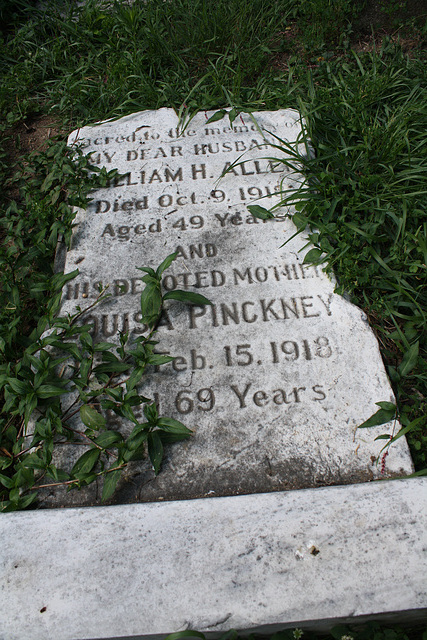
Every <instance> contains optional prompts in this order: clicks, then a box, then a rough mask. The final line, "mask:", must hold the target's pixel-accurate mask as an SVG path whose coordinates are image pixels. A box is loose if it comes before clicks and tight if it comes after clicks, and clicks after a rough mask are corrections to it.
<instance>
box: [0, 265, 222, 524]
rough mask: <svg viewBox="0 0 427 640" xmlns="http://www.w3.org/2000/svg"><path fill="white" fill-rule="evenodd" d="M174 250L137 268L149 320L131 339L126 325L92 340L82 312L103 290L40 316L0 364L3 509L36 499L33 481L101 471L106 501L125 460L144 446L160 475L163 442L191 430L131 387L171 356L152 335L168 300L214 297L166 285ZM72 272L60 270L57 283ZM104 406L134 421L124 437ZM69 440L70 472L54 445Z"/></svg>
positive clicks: (76, 483)
mask: <svg viewBox="0 0 427 640" xmlns="http://www.w3.org/2000/svg"><path fill="white" fill-rule="evenodd" d="M177 255H178V254H177V253H173V254H171V255H169V256H168V257H167V258H166V259H165V260H164V261H163V262H162V263H161V265H160V266H159V267H158V268H157V270H156V271H154V269H152V268H150V267H141V270H142V271H144V272H145V273H146V275H145V276H144V277H143V281H144V282H145V283H146V286H145V288H144V290H143V291H142V293H141V300H140V301H141V314H142V322H144V323H145V324H146V325H148V326H147V332H148V333H146V334H145V335H144V334H143V335H141V336H139V337H137V338H136V339H135V340H134V341H130V339H129V336H128V334H123V333H122V334H120V344H119V345H115V344H113V343H108V342H94V341H93V338H92V336H91V329H92V327H91V326H90V325H87V324H82V321H83V319H84V316H85V314H86V313H87V312H88V311H89V310H91V309H92V308H93V307H94V306H96V305H99V304H102V303H103V302H104V301H105V299H106V298H107V297H108V294H105V291H100V294H99V296H98V297H97V299H96V300H95V302H94V303H93V304H91V305H90V306H89V307H87V308H86V309H84V310H78V311H77V312H76V313H75V314H74V315H68V316H66V317H59V318H54V319H53V320H50V319H49V318H48V317H45V318H42V319H41V321H40V322H39V326H38V328H37V332H36V333H35V335H33V341H32V343H31V344H30V345H29V346H28V347H27V348H26V349H25V351H24V354H23V357H22V358H20V359H19V360H18V361H17V362H16V363H14V364H12V363H7V364H4V365H3V366H2V367H1V368H0V389H2V390H3V392H4V398H5V403H4V406H3V414H4V415H5V416H8V417H7V418H5V419H4V420H3V431H2V442H1V445H2V447H1V456H0V470H1V473H0V484H1V485H2V509H3V510H5V511H10V510H15V509H24V508H25V507H28V506H29V505H30V504H32V502H34V500H36V498H37V491H38V489H41V488H44V487H46V486H52V485H58V484H62V485H66V486H68V487H70V488H72V487H76V488H81V487H83V486H85V485H88V484H90V483H91V482H93V481H94V480H96V479H97V478H100V477H102V478H103V479H104V482H103V490H102V499H103V500H107V499H108V498H110V497H111V495H112V494H113V492H114V490H115V488H116V485H117V482H118V480H119V478H120V475H121V472H122V471H123V470H124V468H125V467H126V465H127V464H128V463H129V462H131V461H132V460H138V459H141V458H142V457H143V456H144V454H145V452H146V451H148V456H149V458H150V460H151V463H152V466H153V469H154V472H155V473H156V474H157V473H159V471H160V466H161V462H162V458H163V444H164V443H165V442H167V443H169V442H176V441H179V440H182V439H185V438H188V437H189V436H190V435H191V431H190V430H189V429H188V428H187V427H186V426H184V425H183V424H182V423H181V422H179V421H177V420H175V419H173V418H168V417H165V416H159V414H158V410H157V407H156V404H155V403H154V402H153V401H152V400H150V399H149V398H145V397H144V396H141V395H139V394H138V391H137V385H138V384H139V383H140V381H141V379H142V378H143V376H144V375H145V374H146V369H147V368H148V367H150V366H160V365H162V364H165V363H167V362H170V361H172V360H173V359H174V358H172V357H170V356H165V355H161V354H157V353H156V352H155V347H156V345H157V342H156V341H155V340H154V339H153V337H154V334H155V331H156V326H157V323H158V321H159V319H160V316H161V311H162V306H163V303H164V301H165V300H167V299H176V300H180V301H181V302H189V303H193V304H198V305H203V304H210V302H209V300H207V299H206V298H205V297H204V296H202V295H200V294H195V293H192V292H190V291H173V292H169V293H166V294H164V295H163V294H162V292H161V288H160V279H161V276H162V273H163V272H164V271H165V270H166V269H167V268H168V267H169V266H170V264H171V263H172V262H173V260H175V258H176V257H177ZM75 275H76V272H73V273H71V274H66V275H64V276H62V279H61V282H62V283H64V282H66V281H68V280H70V279H71V278H72V277H74V276H75ZM171 294H173V295H171ZM141 406H142V407H143V416H144V418H143V421H141V420H140V418H139V417H137V416H136V415H135V408H136V407H138V408H140V407H141ZM108 411H110V412H112V413H114V414H116V415H118V416H120V418H121V420H122V421H123V422H125V423H126V422H130V424H131V427H132V430H131V432H130V434H129V435H128V436H127V437H125V436H124V435H123V434H122V433H121V432H118V431H115V430H113V429H110V428H109V427H108V422H107V419H106V417H105V413H106V412H108ZM77 416H78V417H79V418H80V420H79V421H78V422H77V426H76V417H77ZM73 418H74V419H73ZM80 421H81V423H82V424H83V427H81V426H79V422H80ZM65 445H71V446H72V447H73V448H75V449H81V448H83V449H84V452H83V453H82V454H81V455H79V456H78V457H77V460H76V461H75V463H74V465H73V467H72V469H71V470H69V471H66V470H64V469H61V468H59V467H58V465H57V464H56V462H55V449H56V448H58V447H59V446H61V447H64V446H65ZM46 482H47V483H46ZM6 494H8V496H7V497H6Z"/></svg>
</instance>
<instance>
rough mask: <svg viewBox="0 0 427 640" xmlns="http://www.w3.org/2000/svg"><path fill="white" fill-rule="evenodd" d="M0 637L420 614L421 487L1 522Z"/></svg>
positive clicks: (106, 634) (55, 638)
mask: <svg viewBox="0 0 427 640" xmlns="http://www.w3.org/2000/svg"><path fill="white" fill-rule="evenodd" d="M0 531H1V534H2V546H1V551H0V558H1V591H2V612H3V613H2V619H1V621H0V637H1V638H2V640H28V639H29V638H31V640H88V639H90V640H95V639H97V640H100V639H101V638H102V639H103V640H104V639H107V638H108V639H111V638H133V639H136V638H147V639H148V638H149V639H155V638H162V637H164V636H165V635H166V634H167V633H170V632H174V631H179V630H185V629H197V630H199V631H203V632H205V633H212V634H213V633H216V634H218V633H219V632H222V631H224V630H227V629H230V628H236V629H239V630H247V631H250V630H251V631H252V630H262V631H266V632H272V631H273V630H275V629H277V628H279V627H280V628H283V627H285V626H290V627H294V626H299V627H305V626H308V627H310V628H328V627H331V626H333V625H334V624H336V623H337V622H340V621H351V622H357V621H360V620H363V619H365V618H366V617H369V616H375V617H376V618H378V617H383V618H384V620H392V621H395V620H396V616H397V619H398V620H400V621H402V620H404V619H412V620H420V619H424V620H425V619H426V612H427V582H426V575H427V478H413V479H407V480H395V481H384V482H372V483H363V484H358V485H347V486H342V487H328V488H320V489H306V490H301V491H289V492H276V493H269V494H258V495H246V496H235V497H227V498H210V499H209V498H205V499H201V500H188V501H176V502H165V503H146V504H134V505H121V506H112V507H101V508H79V509H56V510H44V511H32V512H20V513H12V514H5V515H3V517H2V518H1V519H0Z"/></svg>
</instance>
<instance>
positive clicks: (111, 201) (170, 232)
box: [42, 109, 412, 506]
mask: <svg viewBox="0 0 427 640" xmlns="http://www.w3.org/2000/svg"><path fill="white" fill-rule="evenodd" d="M212 115H213V112H207V113H205V112H202V113H199V114H198V115H196V116H195V117H194V118H193V119H192V120H191V121H190V122H189V123H188V125H187V126H186V127H185V128H184V130H183V131H182V130H180V128H179V120H178V117H177V115H176V114H175V112H174V111H173V110H171V109H160V110H158V111H145V112H141V113H138V114H134V115H132V116H128V117H125V118H121V119H120V120H117V121H108V122H105V123H101V124H99V125H95V126H93V127H85V128H83V129H80V130H78V131H75V132H74V133H73V134H71V136H70V139H69V143H70V144H74V145H80V146H81V147H82V148H83V149H84V151H85V153H90V154H91V161H92V162H93V163H94V164H97V165H98V166H105V167H106V168H107V169H113V168H116V169H117V170H118V172H119V173H120V174H121V177H118V178H115V179H112V180H111V181H110V183H109V184H108V185H107V186H106V187H105V188H100V189H98V190H96V191H95V192H94V193H93V194H92V198H93V199H92V201H91V203H90V204H89V206H88V208H87V210H86V211H78V213H77V217H76V223H77V224H76V228H75V231H74V235H73V239H72V245H71V248H70V250H69V251H68V253H67V256H66V261H65V271H66V272H70V271H73V270H75V269H76V268H78V269H79V275H78V277H77V278H76V279H74V280H72V281H71V282H69V283H68V284H67V285H66V287H65V291H64V298H63V304H62V310H61V313H62V314H64V313H73V312H75V310H76V308H77V307H78V306H80V307H82V308H83V307H84V306H85V305H89V304H91V303H92V302H93V301H94V300H95V298H96V297H97V295H98V292H99V287H100V285H101V286H103V287H105V286H107V285H108V286H109V289H108V290H109V292H110V293H111V294H112V295H111V297H110V298H109V299H107V300H106V301H105V302H104V303H102V304H101V305H100V306H97V307H94V308H93V309H92V310H91V311H90V312H89V313H88V314H87V315H86V317H85V322H87V323H90V324H91V325H92V326H93V335H94V337H95V338H96V339H98V340H102V341H105V340H109V341H113V340H117V339H118V332H120V331H122V332H129V333H130V336H131V338H135V337H137V336H139V335H141V334H142V333H143V332H144V330H146V328H145V327H144V326H143V325H142V323H141V314H140V308H139V298H140V293H141V291H142V289H143V287H144V283H143V282H142V276H143V274H142V272H141V271H139V270H138V267H144V266H150V267H153V268H156V267H157V266H158V265H159V264H160V262H161V261H162V260H163V259H164V258H165V257H166V256H167V255H169V254H171V253H173V252H177V253H178V257H177V259H176V260H175V261H174V262H173V263H172V265H171V266H170V268H169V269H168V270H167V271H166V272H165V273H164V277H163V289H164V291H165V292H166V291H173V290H175V289H187V290H191V291H195V292H199V293H202V294H203V295H204V296H206V297H207V298H208V299H209V300H210V301H211V303H212V305H205V306H194V305H193V306H192V305H186V304H183V303H180V302H177V301H173V300H170V301H168V302H167V303H166V305H165V306H166V308H165V313H164V314H163V317H162V321H161V323H160V326H159V329H158V333H157V340H158V341H159V344H158V345H157V351H158V352H159V353H165V354H169V355H172V356H175V360H174V361H173V362H172V363H169V364H167V365H163V366H161V367H158V368H157V369H156V368H153V369H152V370H151V371H150V374H149V375H147V377H146V380H145V381H143V384H142V385H141V387H140V389H139V390H140V392H141V393H142V394H143V395H144V396H146V397H149V398H152V399H154V400H155V401H156V402H157V403H158V405H159V412H160V414H161V415H165V416H170V417H174V418H176V419H178V420H180V421H182V422H184V423H185V424H186V425H187V426H188V427H189V428H190V429H192V431H193V436H192V437H191V439H189V440H188V441H186V442H183V443H178V444H175V445H170V446H169V447H167V449H166V455H165V458H164V462H163V466H162V471H161V472H160V474H159V475H158V476H157V477H156V476H155V475H154V472H153V470H152V468H151V465H150V463H149V461H148V460H146V461H142V462H138V463H132V464H131V465H130V468H129V470H128V472H127V473H126V475H125V477H124V479H123V481H122V482H121V484H120V485H119V487H118V490H117V491H116V494H115V495H114V497H113V499H112V502H134V501H136V502H144V501H158V500H176V499H182V498H199V497H208V496H209V497H211V496H231V495H236V494H247V493H262V492H269V491H279V490H283V489H299V488H308V487H318V486H324V485H332V484H346V483H358V482H363V481H369V480H372V479H375V478H379V477H389V478H391V477H397V476H401V475H405V474H408V473H410V472H411V471H412V462H411V459H410V456H409V453H408V449H407V445H406V442H405V440H404V438H400V439H399V440H398V441H397V442H396V443H395V444H394V445H393V446H392V447H391V449H390V453H389V455H388V457H387V460H386V465H385V469H382V470H381V468H380V465H378V456H379V454H380V450H381V448H382V446H383V444H384V440H377V441H376V440H375V438H376V437H377V436H378V435H380V434H383V433H385V432H390V433H392V431H393V429H396V425H394V424H393V423H390V424H388V425H382V426H380V427H376V428H371V429H363V430H357V426H358V425H359V424H361V423H362V422H363V421H365V420H366V419H367V418H368V417H369V416H370V415H371V414H372V413H374V412H375V411H376V410H377V409H378V407H377V406H376V405H375V403H376V402H378V401H390V400H391V401H392V400H393V397H392V392H391V389H390V386H389V383H388V380H387V377H386V374H385V371H384V368H383V364H382V362H381V357H380V354H379V350H378V346H377V343H376V339H375V337H374V335H373V333H372V331H371V330H370V328H369V326H368V324H367V320H366V317H365V315H364V313H363V312H362V311H361V310H360V309H358V308H357V307H355V306H353V305H352V304H350V303H349V302H348V301H347V300H346V299H345V298H343V297H341V296H339V295H337V294H335V293H334V282H333V280H331V279H330V278H329V277H328V276H327V275H326V274H325V273H324V272H323V271H322V267H321V266H313V265H310V264H305V263H304V256H305V254H306V253H307V251H308V250H309V247H308V246H307V237H306V236H305V235H304V234H297V233H296V231H297V230H296V227H295V226H294V224H293V223H292V220H291V219H290V217H289V215H292V213H293V211H292V209H288V208H284V207H282V208H278V209H276V210H275V214H276V218H275V219H271V220H260V219H257V218H255V217H254V216H253V215H251V213H250V211H249V210H248V208H247V207H248V205H251V204H258V205H260V206H262V207H264V208H267V209H270V208H272V207H273V206H275V205H277V204H278V203H279V201H280V198H279V195H278V193H279V192H280V191H289V190H294V189H296V188H298V186H299V184H300V183H301V181H302V179H303V178H302V176H301V175H300V174H299V173H298V167H294V168H290V167H289V166H287V165H286V164H284V163H283V162H281V160H283V159H289V156H287V152H286V149H283V150H280V149H278V148H276V147H273V145H276V146H277V145H278V140H279V139H281V140H283V141H285V142H286V143H290V144H291V145H292V144H294V145H297V144H300V145H301V144H302V142H301V137H300V136H301V130H302V128H301V126H302V125H301V121H300V118H299V114H298V113H297V112H296V111H292V110H281V111H274V112H260V113H253V114H250V115H249V114H242V115H240V116H239V117H238V118H237V119H235V120H234V121H233V122H232V123H230V121H229V119H228V118H223V119H221V120H219V121H215V122H208V119H209V118H210V117H211V116H212ZM279 146H280V145H279ZM300 148H302V147H300ZM288 214H289V215H288ZM136 415H137V416H138V415H140V416H141V418H142V407H141V410H140V413H139V414H138V408H137V409H136ZM107 418H108V423H109V425H110V426H111V427H112V428H115V429H119V430H121V431H122V432H123V433H129V432H130V430H131V424H130V422H127V423H126V421H125V420H123V419H121V418H117V416H115V415H114V414H111V415H108V416H107ZM76 420H77V418H76ZM76 424H77V423H76ZM70 455H71V454H70ZM381 472H383V473H381ZM99 495H100V493H99V491H98V490H97V487H96V486H95V485H92V486H90V487H88V488H86V489H84V490H83V491H81V492H79V493H75V492H73V493H69V494H65V493H64V492H63V491H62V490H61V489H58V488H56V489H52V490H49V491H46V492H45V494H44V496H43V500H42V506H55V505H58V504H61V505H63V504H66V505H89V504H95V503H99V502H100V500H99V497H98V496H99Z"/></svg>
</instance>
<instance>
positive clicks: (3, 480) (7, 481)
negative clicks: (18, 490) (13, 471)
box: [0, 473, 14, 489]
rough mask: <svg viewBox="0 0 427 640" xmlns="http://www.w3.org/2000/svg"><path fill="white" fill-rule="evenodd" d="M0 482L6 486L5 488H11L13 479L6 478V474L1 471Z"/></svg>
mask: <svg viewBox="0 0 427 640" xmlns="http://www.w3.org/2000/svg"><path fill="white" fill-rule="evenodd" d="M0 482H1V484H2V485H3V486H4V487H6V489H11V488H12V487H13V485H14V482H13V479H12V478H8V477H7V476H5V475H3V474H2V473H0Z"/></svg>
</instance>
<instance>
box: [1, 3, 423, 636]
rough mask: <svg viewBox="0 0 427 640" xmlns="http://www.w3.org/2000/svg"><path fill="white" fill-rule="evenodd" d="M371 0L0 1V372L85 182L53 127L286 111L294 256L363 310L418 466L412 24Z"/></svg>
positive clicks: (48, 273)
mask: <svg viewBox="0 0 427 640" xmlns="http://www.w3.org/2000/svg"><path fill="white" fill-rule="evenodd" d="M377 4H378V5H379V11H378V15H377V19H378V23H379V28H377V29H376V30H375V29H371V28H370V27H369V28H368V29H365V30H363V29H362V27H361V26H360V25H363V16H364V11H365V7H366V6H367V3H353V2H350V0H335V1H334V2H332V0H307V1H305V2H303V1H301V0H277V1H276V2H267V1H266V0H251V2H248V3H242V2H241V1H240V0H239V1H238V0H218V1H217V2H206V1H205V0H173V2H160V3H159V2H158V1H157V0H147V1H144V2H143V1H140V0H136V2H135V3H134V4H133V5H128V4H126V3H123V2H109V3H108V4H107V3H104V4H102V3H99V2H98V3H96V2H93V1H89V2H87V3H86V4H85V6H84V7H82V8H77V7H76V6H75V4H74V3H67V2H64V3H61V2H60V1H59V0H58V1H56V2H51V3H50V6H49V8H48V9H46V11H43V10H36V9H35V8H34V6H33V5H32V4H31V3H29V2H27V1H26V0H21V2H19V3H17V2H11V1H10V2H9V3H8V2H4V3H3V5H2V8H1V9H0V26H1V27H2V29H3V35H2V37H1V40H0V75H1V85H0V86H1V88H0V114H1V116H0V131H1V133H2V139H1V141H0V184H1V187H2V192H3V195H4V198H3V203H2V211H1V214H0V218H1V231H0V234H1V237H2V239H3V243H2V247H1V248H0V266H1V276H0V290H1V291H2V299H3V304H2V306H1V309H0V349H1V372H0V380H1V382H0V386H2V387H4V385H5V382H4V380H5V379H4V377H3V378H2V377H1V376H4V375H7V372H8V371H9V372H10V370H11V367H12V368H13V367H16V366H18V367H19V366H20V365H19V363H20V358H21V357H22V354H23V352H24V350H25V349H26V348H27V347H28V345H29V344H30V342H31V340H32V339H33V338H32V335H33V336H34V331H35V330H36V329H37V324H38V323H39V322H40V321H41V319H42V318H43V317H44V316H45V315H46V311H48V313H50V314H51V315H53V314H54V312H55V310H56V308H57V302H54V300H55V295H57V293H58V288H60V285H61V281H60V280H58V278H57V277H56V276H55V275H54V274H53V268H52V265H53V255H54V251H55V246H56V241H57V238H58V235H59V234H64V235H65V236H67V235H69V234H70V231H71V225H72V215H71V213H70V209H69V205H73V204H79V203H84V201H85V198H86V196H87V192H88V190H89V188H90V182H88V178H87V172H85V170H84V167H81V169H80V170H79V171H80V173H78V172H77V173H76V170H75V168H73V164H72V161H71V158H70V157H69V156H68V155H67V152H66V150H65V144H64V140H65V135H66V133H68V132H69V131H70V130H72V129H73V128H76V127H78V126H82V125H85V124H90V123H93V122H95V121H97V120H100V119H106V118H111V117H120V116H122V115H125V114H128V113H132V112H134V111H138V110H143V109H157V108H160V107H165V106H168V107H174V108H175V109H176V110H177V111H178V110H179V109H180V108H181V109H182V108H185V109H186V110H187V112H192V111H195V110H198V109H216V108H223V107H231V106H232V107H235V108H236V109H238V110H239V109H240V110H245V109H259V110H262V109H279V108H288V107H293V108H297V109H299V110H300V111H301V112H302V114H303V115H304V117H305V119H306V122H307V133H308V136H309V138H310V139H311V140H312V143H313V146H314V148H315V149H316V155H315V157H312V158H306V159H304V163H305V169H306V171H307V176H309V180H310V182H309V186H310V190H309V191H307V192H305V193H300V194H299V203H298V205H297V208H298V214H297V217H296V222H298V224H299V225H300V226H301V227H303V226H305V225H306V224H309V225H311V228H312V229H313V231H312V233H311V241H312V244H313V251H312V252H311V258H312V259H313V260H314V261H316V260H318V259H320V257H322V259H323V258H324V257H325V256H326V257H327V260H328V264H329V268H330V269H333V270H334V272H335V274H336V276H337V279H338V283H339V290H340V291H347V292H348V293H349V295H350V296H351V298H352V300H353V301H354V302H355V303H356V304H358V305H359V306H361V307H362V308H363V309H364V310H365V311H366V313H367V314H368V316H369V319H370V322H371V325H372V327H373V328H374V330H375V332H376V334H377V336H378V339H379V343H380V347H381V353H382V356H383V359H384V361H385V364H386V367H387V371H388V374H389V377H390V379H391V381H392V385H393V388H394V392H395V395H396V398H397V412H398V416H399V417H400V420H401V422H402V424H403V425H404V428H405V431H406V436H407V438H408V442H409V445H410V448H411V453H412V456H413V459H414V462H415V466H416V469H417V471H418V472H420V473H422V472H423V470H425V468H426V467H427V418H426V415H427V403H426V388H427V367H426V359H427V355H426V351H427V346H426V345H427V339H426V326H427V323H426V309H427V294H426V282H427V277H426V275H427V274H426V262H427V215H426V205H427V187H426V184H427V181H426V171H427V145H426V144H425V136H426V133H425V132H426V131H427V107H426V104H427V89H426V87H427V77H426V75H427V71H426V69H427V65H426V58H427V56H426V48H425V45H426V40H427V23H426V16H424V17H423V16H421V17H415V16H411V15H408V14H406V15H405V6H406V3H402V2H400V3H391V4H390V3H388V4H387V3H384V2H380V1H379V2H378V3H377ZM401 5H402V6H401ZM381 8H382V9H383V10H382V11H381ZM402 16H403V17H402ZM361 29H362V30H361ZM46 118H48V119H49V122H53V123H54V125H53V127H54V128H55V130H56V131H57V133H58V137H57V138H56V139H54V140H52V141H51V142H50V146H49V147H48V148H47V149H46V148H44V149H42V148H41V147H40V146H36V149H35V150H36V151H37V153H35V154H34V153H33V154H28V153H27V152H26V142H25V141H26V136H27V133H26V132H27V131H31V130H32V129H36V130H37V127H38V126H39V124H40V123H41V122H42V121H43V119H46ZM280 146H283V145H281V143H280V141H278V150H277V153H280V149H279V147H280ZM56 300H57V298H56ZM49 301H50V302H49ZM5 372H6V373H5ZM382 400H384V398H378V401H382ZM12 418H13V416H12ZM0 426H1V429H2V441H1V447H2V449H1V451H2V454H1V455H2V456H3V457H0V461H2V465H3V462H4V461H6V462H5V464H6V463H7V465H8V466H2V468H3V470H4V471H3V473H4V474H5V476H6V478H9V479H10V469H11V468H14V466H13V465H14V464H15V462H16V460H17V459H18V458H17V456H18V455H19V452H20V448H19V447H20V446H21V445H20V444H19V439H20V437H21V435H22V434H21V433H20V430H19V424H18V423H16V421H15V423H14V421H13V419H12V421H11V420H10V416H8V415H5V414H4V413H3V414H2V415H1V416H0ZM10 460H12V461H14V463H13V464H12V463H11V462H10ZM5 469H6V470H5ZM8 470H9V471H8ZM7 483H8V480H6V484H7ZM6 489H7V486H6V485H4V492H6ZM6 493H7V492H6ZM402 633H403V632H402ZM355 637H356V636H355ZM372 637H373V636H372ZM382 637H384V638H385V637H386V636H385V635H384V636H378V638H382ZM387 637H388V636H387ZM391 637H392V636H390V638H391ZM396 637H398V638H403V637H404V636H403V635H401V636H396Z"/></svg>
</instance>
